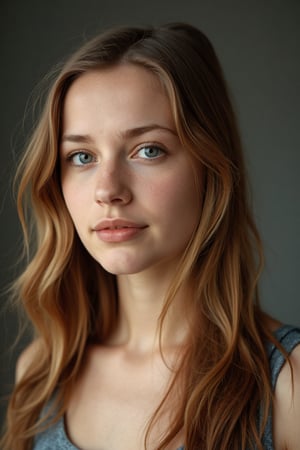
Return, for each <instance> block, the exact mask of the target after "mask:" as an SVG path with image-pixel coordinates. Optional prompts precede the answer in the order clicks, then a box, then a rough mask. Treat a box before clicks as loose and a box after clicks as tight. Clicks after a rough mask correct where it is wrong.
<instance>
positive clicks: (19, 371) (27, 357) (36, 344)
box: [16, 338, 42, 383]
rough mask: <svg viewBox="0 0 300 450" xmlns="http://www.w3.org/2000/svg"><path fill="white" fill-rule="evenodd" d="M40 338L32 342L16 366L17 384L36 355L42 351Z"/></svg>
mask: <svg viewBox="0 0 300 450" xmlns="http://www.w3.org/2000/svg"><path fill="white" fill-rule="evenodd" d="M41 347H42V340H41V339H40V338H38V339H35V340H34V341H32V342H31V343H30V344H29V345H28V346H27V347H26V348H25V349H24V350H23V351H22V353H21V354H20V356H19V358H18V360H17V364H16V382H17V383H18V382H19V381H20V380H21V379H22V378H23V377H24V375H25V374H26V372H27V370H28V369H29V367H30V365H31V363H32V361H33V360H34V358H35V356H36V354H37V353H38V352H39V351H40V350H41Z"/></svg>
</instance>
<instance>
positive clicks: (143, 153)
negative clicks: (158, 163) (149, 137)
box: [138, 145, 164, 159]
mask: <svg viewBox="0 0 300 450" xmlns="http://www.w3.org/2000/svg"><path fill="white" fill-rule="evenodd" d="M163 153H164V151H163V150H162V149H161V148H159V147H157V146H155V145H145V147H142V148H140V149H139V151H138V155H139V157H140V158H145V159H155V158H158V157H159V156H161V155H162V154H163Z"/></svg>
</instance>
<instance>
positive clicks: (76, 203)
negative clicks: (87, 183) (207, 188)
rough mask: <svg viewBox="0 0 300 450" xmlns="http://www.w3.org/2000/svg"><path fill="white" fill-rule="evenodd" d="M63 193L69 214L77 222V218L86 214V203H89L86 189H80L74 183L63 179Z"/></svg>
mask: <svg viewBox="0 0 300 450" xmlns="http://www.w3.org/2000/svg"><path fill="white" fill-rule="evenodd" d="M62 193H63V197H64V200H65V204H66V206H67V209H68V211H69V214H70V216H71V218H72V219H73V221H74V222H75V223H76V220H77V219H78V218H80V216H81V215H84V209H85V205H86V204H87V201H86V199H85V192H84V189H78V187H76V186H74V184H73V183H70V182H68V181H67V180H63V181H62Z"/></svg>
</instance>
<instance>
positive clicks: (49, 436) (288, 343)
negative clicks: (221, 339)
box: [33, 325, 300, 450]
mask: <svg viewBox="0 0 300 450" xmlns="http://www.w3.org/2000/svg"><path fill="white" fill-rule="evenodd" d="M274 336H275V338H276V339H277V340H278V341H279V342H280V343H281V345H282V346H283V348H284V349H285V350H286V352H287V353H288V354H289V353H291V352H292V350H293V349H294V348H295V347H296V346H297V345H299V344H300V329H299V328H296V327H292V326H289V325H284V326H282V327H281V328H279V329H278V330H276V331H275V333H274ZM267 352H268V356H269V361H270V369H271V382H272V386H273V389H274V388H275V385H276V381H277V378H278V375H279V372H280V370H281V369H282V366H283V364H284V362H285V359H284V356H283V355H282V353H281V352H280V351H279V350H278V349H277V347H275V345H274V344H271V343H269V344H268V345H267ZM263 446H264V449H265V450H274V445H273V432H272V410H270V412H269V416H268V421H267V425H266V428H265V431H264V435H263ZM54 449H59V450H79V449H78V448H77V447H75V446H74V445H73V444H72V443H71V441H70V440H69V439H68V437H67V434H66V430H65V426H64V420H63V418H62V419H61V420H59V421H58V422H57V423H55V424H54V425H53V426H51V427H50V428H48V429H47V430H46V431H43V432H41V433H39V434H38V435H37V436H36V437H35V440H34V445H33V450H54ZM177 450H184V446H182V447H180V448H178V449H177Z"/></svg>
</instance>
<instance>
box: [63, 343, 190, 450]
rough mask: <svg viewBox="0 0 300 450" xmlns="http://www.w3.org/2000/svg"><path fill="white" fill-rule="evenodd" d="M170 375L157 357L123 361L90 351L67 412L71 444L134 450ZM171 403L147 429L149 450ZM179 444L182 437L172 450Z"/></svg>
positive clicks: (119, 356) (92, 449)
mask: <svg viewBox="0 0 300 450" xmlns="http://www.w3.org/2000/svg"><path fill="white" fill-rule="evenodd" d="M171 376H172V373H171V371H170V369H169V368H168V367H166V365H165V364H164V363H163V361H162V360H161V358H159V357H157V358H142V357H141V358H128V356H127V357H125V355H123V354H122V352H118V351H110V350H107V349H101V350H99V349H98V351H96V352H95V351H94V350H92V351H90V354H89V356H88V358H87V364H86V367H85V370H84V371H83V372H82V374H81V377H80V378H79V379H78V381H77V383H76V386H75V389H74V392H73V395H72V397H71V401H70V403H69V407H68V410H67V415H66V426H67V431H68V434H69V436H70V438H71V440H72V441H73V443H74V444H75V445H76V446H78V447H79V448H81V449H83V450H120V449H122V450H140V449H141V448H143V446H144V439H145V434H146V430H147V426H148V424H149V421H150V420H151V418H152V416H153V414H154V413H155V411H156V409H157V408H158V406H159V405H160V402H161V401H162V400H163V398H164V396H165V394H166V392H167V389H168V386H169V383H170V380H171ZM174 400H175V399H174V398H172V401H170V400H169V401H168V402H166V405H165V408H164V409H163V410H162V412H161V415H160V418H159V420H158V422H157V423H156V424H155V425H154V427H153V432H152V433H151V436H152V442H153V449H154V448H155V444H154V442H156V444H157V442H158V440H159V436H160V434H161V433H162V432H163V431H165V430H167V429H168V426H169V423H170V413H171V411H172V406H174ZM177 444H178V445H177ZM181 444H182V437H181V438H179V441H178V443H175V442H174V446H172V450H174V449H175V448H178V447H179V446H180V445H181ZM150 448H152V446H151V440H150Z"/></svg>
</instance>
